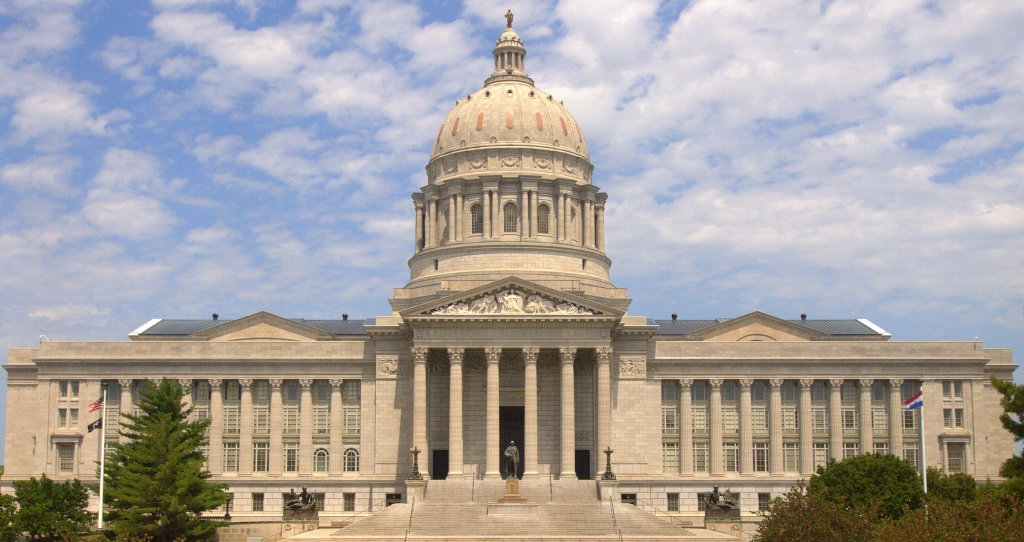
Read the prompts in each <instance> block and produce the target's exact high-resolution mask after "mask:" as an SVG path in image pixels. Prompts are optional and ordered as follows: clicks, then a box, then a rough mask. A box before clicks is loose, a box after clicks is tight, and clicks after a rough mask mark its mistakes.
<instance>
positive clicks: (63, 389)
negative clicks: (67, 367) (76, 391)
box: [60, 380, 68, 398]
mask: <svg viewBox="0 0 1024 542" xmlns="http://www.w3.org/2000/svg"><path fill="white" fill-rule="evenodd" d="M60 396H61V398H66V397H67V396H68V381H67V380H61V381H60Z"/></svg>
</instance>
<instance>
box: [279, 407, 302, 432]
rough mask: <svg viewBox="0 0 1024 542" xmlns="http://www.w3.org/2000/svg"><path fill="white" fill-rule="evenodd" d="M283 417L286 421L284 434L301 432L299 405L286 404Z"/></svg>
mask: <svg viewBox="0 0 1024 542" xmlns="http://www.w3.org/2000/svg"><path fill="white" fill-rule="evenodd" d="M281 410H282V416H281V417H282V418H283V420H282V421H283V422H284V434H286V435H298V434H299V407H297V406H286V407H283V408H282V409H281Z"/></svg>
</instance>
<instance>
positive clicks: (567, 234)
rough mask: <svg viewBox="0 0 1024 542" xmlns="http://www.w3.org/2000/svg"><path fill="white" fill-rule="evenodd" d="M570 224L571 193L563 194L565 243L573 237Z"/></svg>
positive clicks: (563, 240) (563, 239) (563, 234)
mask: <svg viewBox="0 0 1024 542" xmlns="http://www.w3.org/2000/svg"><path fill="white" fill-rule="evenodd" d="M569 226H570V222H569V195H568V194H562V242H564V243H568V242H569V240H570V239H572V233H571V232H570V231H569Z"/></svg>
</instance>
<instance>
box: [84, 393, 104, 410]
mask: <svg viewBox="0 0 1024 542" xmlns="http://www.w3.org/2000/svg"><path fill="white" fill-rule="evenodd" d="M101 408H103V397H100V398H99V399H97V400H96V402H95V403H93V404H91V405H89V406H88V407H86V409H85V413H86V414H88V413H90V412H96V411H97V410H99V409H101Z"/></svg>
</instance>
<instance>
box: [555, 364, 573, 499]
mask: <svg viewBox="0 0 1024 542" xmlns="http://www.w3.org/2000/svg"><path fill="white" fill-rule="evenodd" d="M558 354H559V357H560V358H561V362H562V429H561V437H562V443H561V451H562V460H561V470H562V472H561V473H560V474H559V476H558V477H559V478H561V479H563V480H575V479H576V403H575V401H576V395H575V385H574V384H575V383H574V381H573V378H574V375H573V363H574V362H575V361H576V349H575V348H560V349H559V350H558Z"/></svg>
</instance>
